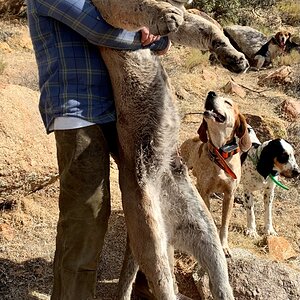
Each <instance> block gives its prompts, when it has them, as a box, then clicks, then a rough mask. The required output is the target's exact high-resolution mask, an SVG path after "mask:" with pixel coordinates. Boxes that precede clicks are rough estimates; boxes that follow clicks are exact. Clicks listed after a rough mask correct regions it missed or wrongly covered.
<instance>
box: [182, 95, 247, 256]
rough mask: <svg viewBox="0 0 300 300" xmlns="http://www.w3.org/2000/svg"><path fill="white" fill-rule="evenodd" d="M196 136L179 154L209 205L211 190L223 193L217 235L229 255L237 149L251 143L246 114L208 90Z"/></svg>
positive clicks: (238, 175)
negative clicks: (229, 227)
mask: <svg viewBox="0 0 300 300" xmlns="http://www.w3.org/2000/svg"><path fill="white" fill-rule="evenodd" d="M198 134H199V137H197V138H194V139H188V140H186V141H185V142H184V143H183V144H182V145H181V149H180V150H181V155H182V157H183V160H184V161H185V162H186V164H187V167H188V168H189V169H192V173H193V175H194V176H195V177H196V178H197V184H196V186H197V189H198V191H199V193H200V195H201V196H202V198H203V199H204V201H205V203H206V205H207V207H208V208H210V197H211V195H212V193H215V192H219V193H224V199H223V206H222V224H221V229H220V239H221V243H222V246H223V250H224V252H225V254H226V255H227V256H230V250H229V246H228V226H229V221H230V217H231V211H232V207H233V202H234V193H235V190H236V188H237V186H238V184H239V182H240V178H241V162H240V156H239V155H238V154H237V153H238V152H239V151H240V150H241V151H247V150H248V149H249V148H250V146H251V141H250V137H249V134H248V131H247V124H246V121H245V118H244V116H243V115H242V114H240V113H239V110H238V107H237V105H236V104H235V103H233V101H232V100H231V99H228V98H223V97H220V96H218V95H217V94H216V93H214V92H209V93H208V95H207V98H206V101H205V112H204V117H203V121H202V124H201V126H200V128H199V130H198Z"/></svg>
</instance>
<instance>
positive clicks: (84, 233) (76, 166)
mask: <svg viewBox="0 0 300 300" xmlns="http://www.w3.org/2000/svg"><path fill="white" fill-rule="evenodd" d="M55 138H56V145H57V159H58V166H59V174H60V195H59V210H60V213H59V220H58V225H57V237H56V251H55V257H54V285H53V293H52V296H51V299H52V300H86V299H92V298H93V297H94V295H95V285H96V273H97V272H96V271H97V267H98V260H99V256H100V253H101V250H102V246H103V240H104V235H105V233H106V230H107V225H108V218H109V215H110V210H111V208H110V189H109V166H110V165H109V154H110V153H113V154H115V155H117V151H116V149H117V133H116V128H115V123H108V124H104V125H101V126H100V125H92V126H88V127H84V128H80V129H72V130H59V131H56V132H55Z"/></svg>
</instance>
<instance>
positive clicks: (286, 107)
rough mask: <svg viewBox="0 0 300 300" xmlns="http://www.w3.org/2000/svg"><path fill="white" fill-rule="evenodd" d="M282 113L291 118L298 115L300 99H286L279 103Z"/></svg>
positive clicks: (299, 112) (299, 113)
mask: <svg viewBox="0 0 300 300" xmlns="http://www.w3.org/2000/svg"><path fill="white" fill-rule="evenodd" d="M280 109H281V111H282V113H283V114H284V115H285V116H286V117H287V118H288V119H291V120H295V119H297V118H299V116H300V101H298V100H296V99H286V100H284V101H283V102H282V103H281V104H280Z"/></svg>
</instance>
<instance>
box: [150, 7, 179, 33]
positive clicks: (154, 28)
mask: <svg viewBox="0 0 300 300" xmlns="http://www.w3.org/2000/svg"><path fill="white" fill-rule="evenodd" d="M156 9H157V14H156V15H154V18H153V20H152V21H153V23H152V24H151V26H150V27H149V29H150V32H151V33H153V34H158V35H166V34H168V33H170V32H175V31H177V30H178V27H179V26H180V25H181V24H182V23H183V21H184V19H183V12H182V11H181V10H180V9H179V8H177V7H174V6H171V5H170V4H168V3H165V2H159V3H158V4H157V7H156Z"/></svg>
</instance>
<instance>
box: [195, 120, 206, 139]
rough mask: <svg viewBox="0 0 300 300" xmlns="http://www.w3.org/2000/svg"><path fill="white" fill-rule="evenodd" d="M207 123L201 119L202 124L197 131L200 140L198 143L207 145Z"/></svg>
mask: <svg viewBox="0 0 300 300" xmlns="http://www.w3.org/2000/svg"><path fill="white" fill-rule="evenodd" d="M206 131H207V122H206V121H205V120H204V119H203V120H202V123H201V125H200V127H199V129H198V131H197V132H198V134H199V138H200V141H201V142H202V143H207V141H208V138H207V132H206Z"/></svg>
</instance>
